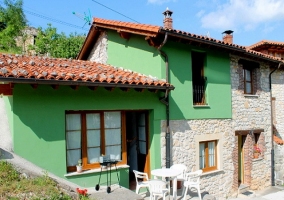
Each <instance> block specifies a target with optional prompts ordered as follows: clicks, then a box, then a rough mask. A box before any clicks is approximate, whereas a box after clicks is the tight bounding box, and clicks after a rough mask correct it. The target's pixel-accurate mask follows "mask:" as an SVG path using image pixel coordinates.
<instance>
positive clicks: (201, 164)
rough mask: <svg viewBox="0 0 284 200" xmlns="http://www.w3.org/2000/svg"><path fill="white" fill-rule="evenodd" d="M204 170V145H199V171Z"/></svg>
mask: <svg viewBox="0 0 284 200" xmlns="http://www.w3.org/2000/svg"><path fill="white" fill-rule="evenodd" d="M203 168H205V144H204V143H200V144H199V169H203Z"/></svg>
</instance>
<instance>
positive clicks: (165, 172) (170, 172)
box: [151, 168, 182, 200]
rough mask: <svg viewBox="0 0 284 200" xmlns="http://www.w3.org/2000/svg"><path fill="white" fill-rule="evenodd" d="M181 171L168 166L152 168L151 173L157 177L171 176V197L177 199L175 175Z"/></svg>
mask: <svg viewBox="0 0 284 200" xmlns="http://www.w3.org/2000/svg"><path fill="white" fill-rule="evenodd" d="M181 173H182V171H180V170H176V169H170V168H162V169H154V170H152V171H151V174H152V175H153V176H154V177H155V178H157V177H162V178H173V199H174V200H176V199H177V176H178V175H180V174H181Z"/></svg>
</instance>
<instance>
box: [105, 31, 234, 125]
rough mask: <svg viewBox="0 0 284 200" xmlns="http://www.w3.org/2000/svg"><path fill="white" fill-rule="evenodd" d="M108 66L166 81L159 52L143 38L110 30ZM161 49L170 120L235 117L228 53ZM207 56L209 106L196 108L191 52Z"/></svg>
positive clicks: (177, 46) (188, 48)
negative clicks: (165, 59) (127, 35)
mask: <svg viewBox="0 0 284 200" xmlns="http://www.w3.org/2000/svg"><path fill="white" fill-rule="evenodd" d="M108 40H109V41H108V49H107V51H108V52H107V53H108V64H111V65H114V66H118V67H123V68H126V69H131V70H133V71H136V72H140V73H143V74H146V75H152V76H155V77H158V78H159V79H165V78H166V77H165V76H166V73H165V61H164V59H163V58H162V57H161V56H160V54H159V51H158V50H157V49H156V48H154V47H151V46H149V45H148V43H147V41H145V37H144V36H135V35H131V37H130V39H129V40H125V39H123V38H121V37H120V36H119V35H118V34H117V33H116V32H113V31H108ZM162 50H163V51H164V52H165V53H166V54H167V55H168V60H169V69H170V72H169V82H170V83H171V84H172V85H174V87H175V90H174V91H171V92H170V119H172V120H182V119H226V118H231V117H232V105H231V82H230V58H229V54H228V53H225V52H218V51H213V50H210V49H205V48H197V47H195V46H192V45H185V44H180V43H174V42H171V41H168V42H167V43H166V44H165V45H164V47H163V48H162ZM192 51H198V52H204V53H205V54H206V58H205V59H206V60H205V67H204V70H205V74H204V75H205V76H206V77H207V86H206V98H207V103H208V106H199V107H196V106H195V107H194V106H193V97H192V61H191V52H192Z"/></svg>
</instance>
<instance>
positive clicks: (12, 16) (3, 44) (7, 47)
mask: <svg viewBox="0 0 284 200" xmlns="http://www.w3.org/2000/svg"><path fill="white" fill-rule="evenodd" d="M22 7H23V1H22V0H4V6H2V5H0V24H1V26H0V50H1V51H7V52H18V51H20V48H19V47H17V46H16V41H15V39H16V37H17V36H19V34H20V33H21V32H22V30H23V29H24V27H25V26H26V23H27V20H26V17H25V15H24V12H23V8H22Z"/></svg>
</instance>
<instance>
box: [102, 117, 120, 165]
mask: <svg viewBox="0 0 284 200" xmlns="http://www.w3.org/2000/svg"><path fill="white" fill-rule="evenodd" d="M104 122H105V124H104V125H105V144H106V145H105V146H106V155H110V157H111V158H112V159H116V160H121V113H120V112H104Z"/></svg>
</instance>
